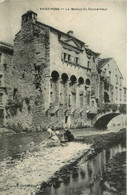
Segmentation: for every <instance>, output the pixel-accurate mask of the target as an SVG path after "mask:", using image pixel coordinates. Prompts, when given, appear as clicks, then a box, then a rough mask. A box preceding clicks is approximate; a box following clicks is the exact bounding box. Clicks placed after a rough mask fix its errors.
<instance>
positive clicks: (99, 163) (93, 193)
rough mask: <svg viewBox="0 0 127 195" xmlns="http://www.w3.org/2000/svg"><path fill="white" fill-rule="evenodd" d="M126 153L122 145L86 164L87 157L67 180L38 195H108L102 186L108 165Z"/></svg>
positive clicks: (104, 152) (104, 151)
mask: <svg viewBox="0 0 127 195" xmlns="http://www.w3.org/2000/svg"><path fill="white" fill-rule="evenodd" d="M123 151H126V149H125V147H124V146H122V145H120V144H119V145H117V146H115V147H112V148H110V149H108V150H103V151H102V152H101V153H99V154H98V155H97V156H96V157H95V158H93V159H92V160H89V161H87V162H86V159H85V157H84V158H82V159H81V160H80V162H79V163H78V164H77V166H75V167H74V169H73V171H72V173H71V174H70V175H69V176H68V178H67V180H65V181H63V182H62V183H60V184H59V185H56V186H55V185H54V186H53V185H52V186H51V187H48V188H46V189H45V191H44V192H43V193H42V192H41V193H37V194H36V195H106V194H110V193H108V192H106V191H105V189H104V188H103V185H101V179H102V177H103V173H104V171H105V170H106V163H107V162H108V160H109V159H111V158H112V157H113V156H115V155H116V154H117V153H121V152H123Z"/></svg>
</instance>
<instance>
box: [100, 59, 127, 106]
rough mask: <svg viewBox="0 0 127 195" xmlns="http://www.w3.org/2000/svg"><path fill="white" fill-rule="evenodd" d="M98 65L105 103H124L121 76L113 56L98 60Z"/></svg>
mask: <svg viewBox="0 0 127 195" xmlns="http://www.w3.org/2000/svg"><path fill="white" fill-rule="evenodd" d="M98 66H99V68H100V70H101V78H102V79H103V81H104V82H103V83H104V93H103V94H104V97H103V100H102V101H104V102H105V103H107V102H110V103H116V104H121V103H123V102H124V103H125V99H124V89H123V76H122V74H121V72H120V70H119V68H118V66H117V64H116V62H115V60H114V59H113V58H106V59H101V60H99V63H98Z"/></svg>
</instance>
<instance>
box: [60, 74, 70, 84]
mask: <svg viewBox="0 0 127 195" xmlns="http://www.w3.org/2000/svg"><path fill="white" fill-rule="evenodd" d="M61 79H62V81H63V83H66V82H67V80H68V75H67V74H66V73H63V74H62V76H61Z"/></svg>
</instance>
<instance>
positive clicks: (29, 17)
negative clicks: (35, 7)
mask: <svg viewBox="0 0 127 195" xmlns="http://www.w3.org/2000/svg"><path fill="white" fill-rule="evenodd" d="M27 21H32V22H33V23H36V21H37V14H36V13H35V12H33V11H31V10H29V11H27V12H26V13H25V14H23V15H22V25H23V24H25V23H26V22H27Z"/></svg>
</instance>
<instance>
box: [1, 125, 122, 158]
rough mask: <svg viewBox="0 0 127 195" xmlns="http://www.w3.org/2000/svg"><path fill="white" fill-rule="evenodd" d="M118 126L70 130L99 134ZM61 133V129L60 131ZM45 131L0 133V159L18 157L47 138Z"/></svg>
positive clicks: (118, 128) (80, 133)
mask: <svg viewBox="0 0 127 195" xmlns="http://www.w3.org/2000/svg"><path fill="white" fill-rule="evenodd" d="M120 128H122V127H120V126H115V127H113V128H111V129H96V128H84V129H72V130H71V132H72V133H73V134H74V136H75V137H77V136H85V135H91V134H101V133H107V132H111V131H112V132H114V131H118V130H120ZM60 132H61V133H63V131H60ZM47 137H48V133H47V132H31V133H17V134H10V135H0V161H2V160H4V158H6V157H12V158H20V154H21V153H22V152H25V151H27V150H29V149H30V148H31V147H32V145H38V144H40V143H41V142H42V141H44V140H45V139H47Z"/></svg>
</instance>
